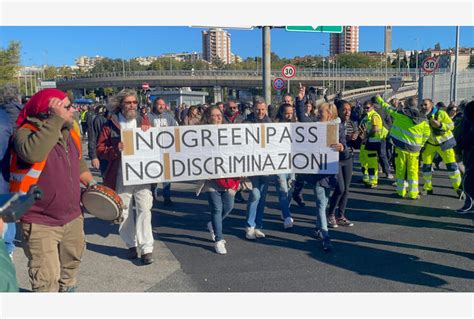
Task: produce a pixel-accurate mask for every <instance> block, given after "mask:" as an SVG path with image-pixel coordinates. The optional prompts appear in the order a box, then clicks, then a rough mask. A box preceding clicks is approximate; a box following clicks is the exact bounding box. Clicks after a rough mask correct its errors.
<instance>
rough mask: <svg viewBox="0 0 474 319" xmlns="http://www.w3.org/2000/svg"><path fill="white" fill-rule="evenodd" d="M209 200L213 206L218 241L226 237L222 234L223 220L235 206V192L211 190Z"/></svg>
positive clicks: (208, 195) (213, 226)
mask: <svg viewBox="0 0 474 319" xmlns="http://www.w3.org/2000/svg"><path fill="white" fill-rule="evenodd" d="M207 200H208V201H209V207H210V208H211V222H212V228H213V229H214V235H215V236H216V241H219V240H222V239H224V237H223V235H222V221H223V220H224V219H225V218H226V217H227V216H228V215H229V213H230V212H231V211H232V208H234V193H232V194H231V193H230V192H217V191H210V192H208V193H207Z"/></svg>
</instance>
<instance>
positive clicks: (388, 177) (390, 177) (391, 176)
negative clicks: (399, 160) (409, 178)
mask: <svg viewBox="0 0 474 319" xmlns="http://www.w3.org/2000/svg"><path fill="white" fill-rule="evenodd" d="M394 178H395V177H394V176H393V174H387V179H394Z"/></svg>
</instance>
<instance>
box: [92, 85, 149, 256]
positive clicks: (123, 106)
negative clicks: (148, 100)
mask: <svg viewBox="0 0 474 319" xmlns="http://www.w3.org/2000/svg"><path fill="white" fill-rule="evenodd" d="M137 107H138V97H137V93H136V92H135V91H134V90H131V89H124V90H122V91H120V92H119V93H118V94H117V95H116V96H115V97H114V98H113V99H112V102H111V104H110V105H109V111H110V113H111V115H110V118H109V120H108V121H107V123H106V124H105V126H104V127H103V129H102V132H101V133H100V137H99V141H98V143H97V155H98V156H99V158H102V159H105V160H107V161H108V165H107V169H106V170H105V175H104V184H105V185H106V186H108V187H110V188H112V189H114V190H115V191H116V192H117V194H118V195H119V196H120V198H121V199H122V201H123V206H124V211H123V221H122V222H121V223H120V227H119V233H120V237H121V238H122V240H123V241H124V242H125V244H126V245H127V248H128V255H127V258H128V259H137V258H138V251H140V255H141V261H142V263H143V264H144V265H149V264H151V263H153V243H154V239H153V232H152V228H151V208H152V206H153V195H152V193H151V185H150V184H146V185H130V186H124V185H123V178H122V165H121V159H122V155H121V151H122V150H123V143H122V142H121V134H120V130H121V129H131V128H137V127H141V128H142V130H147V129H148V128H149V127H150V121H149V119H148V118H147V117H142V116H141V115H140V114H139V113H138V112H137ZM132 197H133V199H134V202H135V207H136V218H134V211H133V205H132Z"/></svg>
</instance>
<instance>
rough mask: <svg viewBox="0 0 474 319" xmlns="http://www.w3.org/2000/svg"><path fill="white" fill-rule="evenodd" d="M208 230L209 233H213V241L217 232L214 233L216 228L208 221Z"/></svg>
mask: <svg viewBox="0 0 474 319" xmlns="http://www.w3.org/2000/svg"><path fill="white" fill-rule="evenodd" d="M207 230H209V234H210V235H211V239H212V241H216V234H214V228H212V222H208V223H207Z"/></svg>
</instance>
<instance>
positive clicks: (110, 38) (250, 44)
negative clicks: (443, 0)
mask: <svg viewBox="0 0 474 319" xmlns="http://www.w3.org/2000/svg"><path fill="white" fill-rule="evenodd" d="M203 30H205V29H204V28H193V27H187V26H183V27H163V26H160V27H104V26H98V27H94V26H90V27H45V26H39V27H7V26H0V46H1V47H2V48H6V47H8V44H9V43H10V41H13V40H15V41H20V42H21V64H22V65H28V66H29V65H42V64H48V65H56V66H62V65H74V60H75V59H76V58H77V57H79V56H82V55H86V56H95V55H100V56H104V57H109V58H125V59H130V58H134V57H138V56H158V55H161V54H164V53H180V52H193V51H197V52H201V51H202V47H201V32H202V31H203ZM228 32H229V33H230V34H231V46H232V53H234V54H237V55H239V56H241V57H242V58H244V59H245V58H247V57H255V56H260V55H261V51H262V45H261V43H262V40H261V30H260V29H254V30H236V29H229V30H228ZM455 32H456V30H455V27H453V26H447V27H446V26H444V27H443V26H440V27H408V26H394V27H392V48H393V49H396V48H403V49H405V50H415V49H420V50H421V49H427V48H433V47H434V45H435V44H436V43H437V42H439V43H440V44H441V47H442V48H449V47H454V46H455V40H456V39H455V34H456V33H455ZM383 42H384V27H382V26H380V27H370V26H366V27H364V26H362V27H360V31H359V50H360V51H383ZM271 46H272V52H275V53H276V54H278V55H279V56H280V57H286V58H290V57H294V56H304V55H321V54H324V55H327V54H328V50H329V34H328V33H303V32H287V31H285V30H284V29H272V32H271ZM460 46H461V47H474V27H473V26H467V27H461V35H460Z"/></svg>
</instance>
